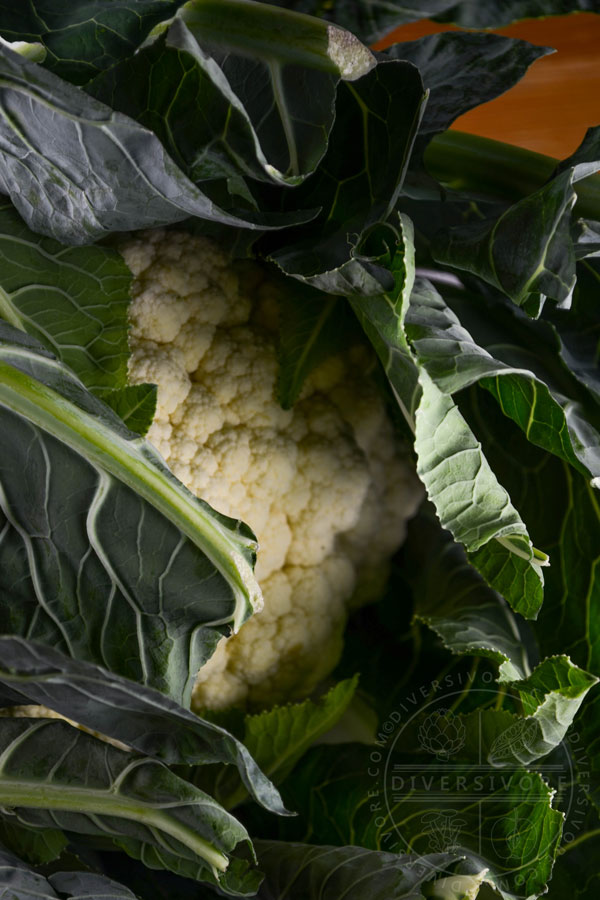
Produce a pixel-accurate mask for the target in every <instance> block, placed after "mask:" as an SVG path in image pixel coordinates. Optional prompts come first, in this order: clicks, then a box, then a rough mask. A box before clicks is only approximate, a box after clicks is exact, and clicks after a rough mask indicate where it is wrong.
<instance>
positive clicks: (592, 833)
mask: <svg viewBox="0 0 600 900" xmlns="http://www.w3.org/2000/svg"><path fill="white" fill-rule="evenodd" d="M599 835H600V828H594V829H593V830H592V831H586V832H585V834H580V835H579V837H578V838H575V840H574V841H571V843H570V844H564V845H563V846H562V847H559V849H558V852H557V854H556V855H557V856H562V855H563V853H568V852H569V850H572V849H573V847H577V846H578V844H583V842H584V841H588V840H589V839H590V838H593V837H598V836H599Z"/></svg>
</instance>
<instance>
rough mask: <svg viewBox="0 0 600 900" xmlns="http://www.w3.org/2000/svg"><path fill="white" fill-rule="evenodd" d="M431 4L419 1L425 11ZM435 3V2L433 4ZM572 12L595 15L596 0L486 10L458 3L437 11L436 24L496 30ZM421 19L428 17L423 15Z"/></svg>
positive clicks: (517, 1)
mask: <svg viewBox="0 0 600 900" xmlns="http://www.w3.org/2000/svg"><path fill="white" fill-rule="evenodd" d="M430 2H431V0H424V2H423V0H419V7H420V6H421V3H422V6H423V7H424V8H425V9H427V8H428V7H429V6H430ZM434 3H435V0H434ZM575 12H592V13H594V12H595V13H597V12H598V7H597V5H596V3H595V0H491V2H486V4H485V6H482V5H481V4H479V3H476V4H475V3H472V2H471V0H459V2H458V3H454V4H453V5H452V6H451V8H450V9H449V10H448V11H447V12H446V11H444V13H443V14H440V13H438V12H437V11H436V14H435V18H436V19H437V20H438V21H439V22H454V23H455V24H457V25H462V26H463V27H464V28H499V27H500V26H501V25H509V24H510V23H511V22H515V21H517V20H518V19H536V18H543V17H545V16H564V15H568V14H569V13H575ZM423 15H427V13H426V12H423Z"/></svg>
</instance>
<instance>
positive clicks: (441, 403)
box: [350, 216, 544, 616]
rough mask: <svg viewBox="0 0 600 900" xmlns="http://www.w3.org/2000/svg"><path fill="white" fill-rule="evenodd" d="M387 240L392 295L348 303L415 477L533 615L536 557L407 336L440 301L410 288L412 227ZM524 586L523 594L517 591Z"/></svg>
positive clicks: (460, 537)
mask: <svg viewBox="0 0 600 900" xmlns="http://www.w3.org/2000/svg"><path fill="white" fill-rule="evenodd" d="M389 234H390V237H393V239H394V246H390V248H389V252H388V265H389V267H390V271H391V273H392V275H393V280H394V286H393V288H392V289H391V290H389V291H387V292H386V293H383V294H380V295H379V296H372V297H361V298H350V300H351V303H352V307H353V309H354V311H355V313H356V315H357V318H358V319H359V321H360V322H361V323H362V324H363V327H364V329H365V331H366V333H367V335H368V336H369V337H370V339H371V341H372V343H373V346H374V347H375V350H376V351H377V353H378V355H379V358H380V359H381V362H382V363H383V366H384V368H385V370H386V372H387V375H388V378H389V379H390V383H391V385H392V389H393V391H394V394H395V396H396V399H397V401H398V405H399V407H400V409H401V411H402V413H403V414H404V416H405V418H406V420H407V422H408V423H409V425H410V427H411V428H412V430H413V432H414V434H415V451H416V454H417V472H418V474H419V477H420V478H421V480H422V481H423V483H424V485H425V487H426V489H427V493H428V496H429V499H430V500H431V501H432V502H433V504H434V506H435V508H436V512H437V515H438V518H439V519H440V522H441V523H442V525H443V526H444V528H447V529H448V530H449V531H450V532H451V533H452V535H453V536H454V538H455V540H457V541H460V542H461V543H462V544H464V545H465V547H466V549H467V550H468V551H469V552H470V553H472V554H473V553H479V556H478V557H477V559H478V561H480V562H481V567H482V569H483V570H484V574H485V575H486V576H488V577H490V578H491V579H492V580H491V584H492V586H493V587H495V588H496V589H497V590H500V589H502V588H505V589H506V599H507V600H508V601H509V603H510V604H511V605H512V606H513V608H514V609H516V610H517V611H519V612H523V613H524V614H525V615H527V616H534V615H535V614H536V612H537V610H538V609H539V606H540V604H541V601H542V592H541V585H542V584H543V578H542V575H541V571H540V566H539V564H538V560H537V557H536V551H534V548H533V547H532V546H531V543H530V541H529V538H528V535H527V529H526V527H525V524H524V523H523V521H522V520H521V517H520V516H519V513H518V511H517V509H516V508H515V507H514V506H513V504H512V502H511V499H510V497H509V495H508V493H507V492H506V490H505V489H504V488H503V487H502V485H501V484H500V482H499V481H498V480H497V478H496V476H495V474H494V472H493V470H492V468H491V467H490V465H489V463H488V461H487V460H486V458H485V455H484V454H483V453H482V451H481V446H480V445H479V443H478V440H477V437H476V435H475V434H474V433H473V431H472V430H471V429H470V427H469V425H468V424H467V422H466V421H465V420H464V417H463V416H462V414H461V412H460V410H459V408H458V407H457V405H456V403H455V402H454V400H453V398H452V396H451V394H450V393H444V392H443V391H442V390H440V389H439V387H438V386H437V384H436V382H435V381H434V379H432V378H431V377H430V375H429V373H428V372H427V370H426V369H425V368H424V367H422V366H419V364H418V359H417V356H416V355H415V353H414V351H413V349H412V347H411V345H410V344H409V341H408V337H407V334H408V314H409V311H411V310H412V311H413V317H418V314H419V310H421V309H423V308H425V309H428V310H429V309H430V308H434V307H436V306H437V305H438V302H439V301H438V300H437V299H436V298H437V297H438V294H437V291H436V290H435V289H434V288H433V286H432V285H431V284H430V283H429V282H427V281H424V280H418V281H417V282H415V266H414V248H413V243H412V225H411V223H410V221H409V220H408V219H407V218H406V217H405V216H401V217H400V228H399V229H398V230H395V229H392V228H391V227H390V228H389ZM388 240H389V239H388ZM390 243H391V241H390ZM496 542H498V543H499V547H496ZM488 545H489V546H488ZM490 554H491V555H492V556H493V564H492V565H490V564H489V559H490ZM543 561H544V559H543V555H540V559H539V562H540V563H541V562H543ZM498 563H499V564H500V565H499V566H498ZM492 576H493V578H492ZM515 576H516V578H515ZM523 583H524V584H526V585H527V587H528V591H527V593H526V594H523V593H522V592H521V590H520V587H521V585H522V584H523Z"/></svg>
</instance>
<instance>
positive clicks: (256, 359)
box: [120, 230, 421, 709]
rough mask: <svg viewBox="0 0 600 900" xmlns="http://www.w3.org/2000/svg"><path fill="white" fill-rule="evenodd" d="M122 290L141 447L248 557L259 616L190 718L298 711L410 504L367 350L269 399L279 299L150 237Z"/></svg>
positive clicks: (210, 257) (164, 236)
mask: <svg viewBox="0 0 600 900" xmlns="http://www.w3.org/2000/svg"><path fill="white" fill-rule="evenodd" d="M120 249H121V252H122V253H123V256H124V258H125V260H126V262H127V264H128V265H129V267H130V269H131V270H132V272H133V274H134V283H133V291H132V296H133V301H132V305H131V311H130V322H131V333H130V343H131V351H132V353H131V359H130V379H131V381H133V382H154V383H156V384H157V385H158V406H157V412H156V416H155V419H154V422H153V424H152V426H151V428H150V431H149V432H148V438H149V440H150V441H151V442H152V443H153V444H154V445H155V446H156V447H157V449H158V450H159V452H160V453H161V454H162V455H163V457H164V458H165V460H166V461H167V463H168V465H169V466H170V468H171V469H172V471H173V472H174V473H175V475H177V477H178V478H179V479H180V480H181V481H182V482H183V483H184V484H185V485H186V486H187V487H188V488H189V489H190V490H191V491H193V492H194V493H195V494H196V495H197V496H199V497H202V498H203V499H204V500H206V501H208V502H209V503H210V504H211V505H212V506H213V507H214V508H215V509H217V510H218V511H219V512H222V513H224V514H226V515H229V516H233V517H236V518H241V519H243V520H244V521H246V522H247V523H248V524H249V525H250V526H251V528H252V529H253V530H254V531H255V533H256V535H257V537H258V541H259V548H260V549H259V553H258V560H257V567H256V574H257V577H258V579H259V581H260V583H261V587H262V589H263V594H264V609H263V610H262V612H261V613H260V614H257V615H255V616H253V617H252V619H251V620H250V621H248V622H247V623H246V624H244V626H243V627H242V628H241V630H240V631H239V633H238V634H236V635H233V636H231V637H229V638H226V639H223V640H222V641H221V642H220V644H219V646H218V648H217V651H216V652H215V654H214V655H213V657H212V658H211V659H210V660H209V662H208V663H207V664H206V665H205V666H203V668H202V669H201V671H200V672H199V674H198V677H197V683H196V687H195V691H194V708H196V709H203V708H211V709H219V708H224V707H228V706H231V705H234V704H239V703H244V702H249V703H251V704H266V703H272V702H277V701H281V700H289V699H293V698H297V697H301V696H304V695H306V694H307V693H308V692H310V691H311V690H312V688H314V686H315V685H316V684H317V683H318V682H319V681H320V680H321V679H322V678H323V677H324V676H325V675H327V674H328V672H329V671H331V669H332V668H333V666H334V665H335V663H336V661H337V659H338V657H339V654H340V651H341V647H342V632H343V629H344V625H345V622H346V618H347V615H348V610H349V608H350V605H351V603H352V602H366V601H368V600H369V599H372V598H373V595H374V593H375V592H376V591H377V589H378V588H380V586H381V583H382V576H383V577H384V576H385V571H386V562H387V560H389V557H390V556H391V555H392V554H393V553H394V551H395V550H396V549H397V548H398V546H399V545H400V544H401V542H402V540H403V537H404V533H405V523H406V520H407V518H408V517H410V516H411V515H412V514H413V513H414V512H415V509H416V506H417V504H418V503H419V501H420V499H421V489H420V487H419V485H418V482H417V480H416V476H415V475H414V470H413V467H412V466H411V465H410V463H409V462H408V461H407V460H406V459H404V458H402V456H401V454H399V451H398V446H397V443H396V441H395V438H394V434H393V430H392V425H391V423H390V421H389V419H388V418H387V415H386V412H385V409H384V405H383V402H382V400H381V398H380V396H379V394H378V392H377V389H376V386H375V384H374V382H373V380H372V378H371V377H370V376H369V374H368V370H369V368H370V366H371V365H372V358H371V356H370V354H369V352H368V351H367V350H366V349H365V348H364V347H357V348H354V349H352V350H349V351H348V352H347V353H346V354H345V355H344V356H343V357H342V356H336V357H333V358H331V359H329V360H328V361H327V362H326V363H324V364H323V365H321V366H320V367H319V368H318V369H317V370H315V371H314V372H313V374H312V375H311V376H310V378H309V379H308V381H307V383H306V385H305V387H304V390H303V393H302V395H301V398H300V400H299V402H298V403H297V404H296V405H295V407H294V408H293V409H292V410H284V409H282V407H281V406H280V405H279V403H278V401H277V398H276V382H277V375H278V359H277V291H278V290H279V288H275V286H274V285H273V284H272V283H270V282H269V281H268V280H264V277H263V276H262V275H260V274H259V272H258V270H257V271H253V272H251V273H250V274H248V271H246V274H245V276H244V277H243V279H241V278H240V276H239V275H238V274H236V272H235V271H234V269H233V268H232V266H231V263H230V262H229V260H228V259H227V258H226V256H225V255H224V254H223V253H222V252H221V250H220V248H219V247H218V246H217V245H216V244H214V243H213V242H211V241H209V240H207V239H205V238H199V237H194V236H190V235H188V234H185V233H178V232H165V231H163V230H156V231H153V232H150V233H146V234H142V235H137V236H136V237H135V238H134V239H132V240H128V241H127V242H126V243H125V244H124V245H122V246H121V248H120Z"/></svg>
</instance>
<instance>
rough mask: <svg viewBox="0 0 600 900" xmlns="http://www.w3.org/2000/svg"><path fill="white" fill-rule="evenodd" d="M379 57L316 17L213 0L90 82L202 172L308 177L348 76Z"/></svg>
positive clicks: (205, 175) (196, 176)
mask: <svg viewBox="0 0 600 900" xmlns="http://www.w3.org/2000/svg"><path fill="white" fill-rule="evenodd" d="M282 34H285V41H282V40H281V36H282ZM340 65H341V68H340ZM374 65H375V59H374V57H373V56H372V54H371V53H370V51H369V50H368V49H367V48H366V47H364V46H363V45H362V44H360V42H359V41H358V40H356V38H354V37H353V36H352V35H349V34H348V33H347V32H343V31H342V30H341V29H334V28H331V27H328V26H326V25H325V24H324V23H323V22H320V21H319V20H317V19H307V18H306V17H303V16H298V15H296V14H295V13H287V12H284V11H281V12H276V11H274V10H273V9H272V7H270V6H268V5H264V4H259V3H256V4H253V6H252V7H248V5H247V3H240V2H238V0H226V2H224V0H219V2H218V3H212V2H206V0H205V2H202V3H187V4H186V5H185V6H183V7H182V8H181V10H180V14H179V15H178V16H176V17H175V19H174V21H173V23H172V25H171V26H170V27H169V28H168V30H167V31H165V32H164V33H163V34H161V35H160V37H159V38H158V39H157V40H155V41H154V42H151V43H150V44H149V45H148V46H146V47H144V48H142V49H141V50H140V52H138V53H136V54H135V56H133V57H131V58H130V59H127V60H124V61H123V62H122V63H121V64H119V65H117V66H113V67H112V68H111V69H109V70H107V71H106V72H104V73H102V74H101V75H100V76H99V77H97V78H96V79H95V80H94V81H93V82H92V83H91V84H90V85H88V86H87V87H86V90H87V91H88V92H89V93H91V94H93V96H95V97H97V98H98V99H99V100H102V101H104V102H106V103H109V104H110V105H111V106H112V107H113V108H114V109H118V110H119V111H120V112H123V113H126V114H127V115H129V116H131V117H132V118H134V119H135V120H136V121H138V122H140V123H141V124H142V125H145V126H146V127H148V128H149V129H151V130H152V131H153V132H154V133H155V134H156V135H157V136H158V137H159V138H160V139H161V141H162V143H163V145H164V146H165V147H166V148H167V150H168V151H169V153H170V154H171V155H172V156H173V158H174V159H175V160H177V161H178V162H179V163H180V164H181V165H182V167H183V168H184V170H185V171H186V172H187V173H188V174H189V175H190V177H191V178H192V179H193V180H194V181H196V182H198V181H203V180H205V179H215V178H239V177H240V176H242V177H243V176H250V177H252V178H255V179H256V178H257V179H259V180H262V181H268V182H270V183H272V182H276V183H280V184H299V183H301V182H302V181H303V180H304V179H305V178H306V177H307V175H309V174H310V173H311V172H313V171H314V169H315V168H316V166H317V165H318V163H319V161H320V160H321V158H322V157H323V154H324V153H325V150H326V149H327V139H328V135H329V132H330V130H331V126H332V124H333V119H334V102H335V92H336V84H337V82H338V80H339V78H340V77H343V78H347V79H351V80H352V79H355V78H357V77H359V75H362V74H364V73H365V72H367V71H368V70H369V69H370V68H372V67H373V66H374ZM166 84H168V85H169V86H170V90H168V91H166V90H165V85H166ZM191 110H194V111H195V114H194V115H191V114H190V112H191Z"/></svg>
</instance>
